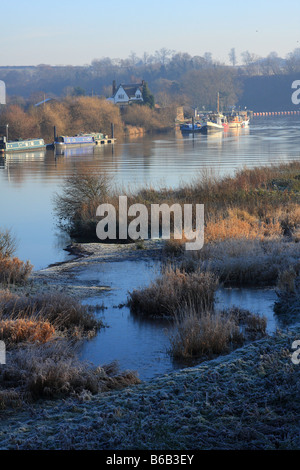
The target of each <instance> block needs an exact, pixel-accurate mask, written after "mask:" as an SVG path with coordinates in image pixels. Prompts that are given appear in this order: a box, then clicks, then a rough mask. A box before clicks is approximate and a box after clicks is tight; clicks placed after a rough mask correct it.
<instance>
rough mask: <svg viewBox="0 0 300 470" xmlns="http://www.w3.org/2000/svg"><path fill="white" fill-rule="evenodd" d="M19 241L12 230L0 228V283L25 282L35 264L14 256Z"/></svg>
mask: <svg viewBox="0 0 300 470" xmlns="http://www.w3.org/2000/svg"><path fill="white" fill-rule="evenodd" d="M16 247H17V242H16V239H15V237H14V236H13V235H12V233H11V231H10V230H7V229H1V230H0V284H6V285H8V284H24V283H26V282H27V280H28V277H29V276H30V274H31V271H32V268H33V266H32V265H31V264H30V263H29V261H26V262H23V261H21V260H20V259H19V258H17V257H15V256H14V253H15V251H16Z"/></svg>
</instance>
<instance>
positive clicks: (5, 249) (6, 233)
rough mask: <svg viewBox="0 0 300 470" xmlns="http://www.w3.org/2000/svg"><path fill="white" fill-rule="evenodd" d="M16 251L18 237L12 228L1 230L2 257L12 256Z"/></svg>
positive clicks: (0, 245)
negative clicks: (13, 233) (14, 234)
mask: <svg viewBox="0 0 300 470" xmlns="http://www.w3.org/2000/svg"><path fill="white" fill-rule="evenodd" d="M15 251H16V239H15V237H14V236H13V235H12V233H11V231H10V230H0V257H3V258H11V257H12V256H13V255H14V253H15Z"/></svg>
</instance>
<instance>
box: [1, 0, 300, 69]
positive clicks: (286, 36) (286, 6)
mask: <svg viewBox="0 0 300 470" xmlns="http://www.w3.org/2000/svg"><path fill="white" fill-rule="evenodd" d="M0 8H1V10H0V11H1V28H0V44H1V47H0V65H37V64H42V63H43V64H51V65H84V64H90V63H91V61H92V60H93V59H96V58H101V57H111V58H126V57H128V56H129V55H130V53H131V52H132V51H134V52H136V54H137V55H138V56H142V55H143V53H144V52H145V51H146V52H148V53H150V54H153V53H154V52H155V51H156V50H159V49H161V48H163V47H165V48H167V49H172V50H175V51H177V52H188V53H189V54H191V55H200V56H201V55H203V54H204V53H205V52H211V53H212V55H213V58H214V59H216V60H220V61H222V62H228V52H229V50H230V49H231V48H232V47H235V49H236V54H237V59H238V62H241V60H240V54H241V52H243V51H246V50H249V52H253V53H256V54H257V55H261V56H266V55H268V54H269V53H270V52H272V51H276V52H278V54H279V55H280V56H282V57H285V55H286V54H287V53H288V52H291V51H293V50H294V49H295V48H297V47H300V28H299V18H300V1H299V0H280V1H279V0H246V1H236V0H234V1H232V0H225V1H224V0H212V1H209V0H203V1H202V0H195V1H184V0H150V1H141V0H139V1H137V0H122V1H121V0H111V1H109V2H108V1H103V0H86V1H79V0H51V1H49V0H27V1H25V0H10V1H6V2H1V7H0Z"/></svg>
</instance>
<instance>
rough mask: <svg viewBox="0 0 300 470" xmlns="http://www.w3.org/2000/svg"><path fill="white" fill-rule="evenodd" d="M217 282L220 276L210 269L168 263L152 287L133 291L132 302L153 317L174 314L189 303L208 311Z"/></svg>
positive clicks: (130, 303)
mask: <svg viewBox="0 0 300 470" xmlns="http://www.w3.org/2000/svg"><path fill="white" fill-rule="evenodd" d="M217 286H218V278H217V277H216V276H215V275H214V274H212V273H210V272H194V273H190V274H189V273H186V272H184V271H180V270H179V269H178V268H177V269H176V268H175V269H172V268H170V267H168V268H166V269H165V271H164V272H163V274H162V275H161V276H160V277H158V278H157V279H156V280H154V281H153V282H152V283H151V284H150V286H149V287H146V288H143V289H140V290H137V289H135V290H133V291H132V292H130V293H129V296H128V305H129V307H130V309H131V311H132V312H133V313H138V314H141V315H147V316H152V317H159V316H168V317H169V316H171V317H172V316H174V315H175V313H176V311H177V310H178V308H179V307H180V306H181V305H183V304H185V303H188V304H190V305H193V306H195V307H196V308H198V309H199V311H205V310H209V309H211V308H212V306H213V303H214V299H215V292H216V289H217Z"/></svg>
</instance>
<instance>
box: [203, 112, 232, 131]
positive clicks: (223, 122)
mask: <svg viewBox="0 0 300 470" xmlns="http://www.w3.org/2000/svg"><path fill="white" fill-rule="evenodd" d="M227 129H228V122H227V118H226V116H224V115H223V114H210V115H209V116H208V117H207V120H206V122H205V123H204V124H203V125H202V127H201V132H202V133H203V134H208V133H211V132H222V131H224V130H227Z"/></svg>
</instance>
